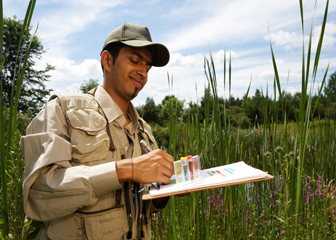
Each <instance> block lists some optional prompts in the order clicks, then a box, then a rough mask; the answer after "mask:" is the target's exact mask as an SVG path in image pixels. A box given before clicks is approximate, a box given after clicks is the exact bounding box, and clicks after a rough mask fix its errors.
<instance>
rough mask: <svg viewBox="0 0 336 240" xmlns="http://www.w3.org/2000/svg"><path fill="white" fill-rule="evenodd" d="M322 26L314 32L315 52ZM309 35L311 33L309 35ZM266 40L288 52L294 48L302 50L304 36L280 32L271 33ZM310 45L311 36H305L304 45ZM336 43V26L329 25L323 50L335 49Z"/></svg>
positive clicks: (313, 46) (327, 25)
mask: <svg viewBox="0 0 336 240" xmlns="http://www.w3.org/2000/svg"><path fill="white" fill-rule="evenodd" d="M321 27H322V26H321V25H320V26H318V27H315V28H314V29H313V32H312V51H313V52H315V51H316V48H317V44H318V40H319V37H320V33H321ZM307 34H309V33H307ZM264 39H265V40H268V39H270V40H271V42H272V43H274V44H275V45H278V46H283V48H284V49H286V50H291V49H293V48H302V44H303V42H302V34H298V33H296V32H286V31H283V30H280V31H278V32H275V33H271V34H270V35H269V36H265V37H264ZM308 43H309V36H307V35H306V36H304V44H305V46H306V47H307V46H308ZM335 43H336V24H334V23H327V24H326V30H325V34H324V37H323V48H324V49H328V48H332V47H334V45H335Z"/></svg>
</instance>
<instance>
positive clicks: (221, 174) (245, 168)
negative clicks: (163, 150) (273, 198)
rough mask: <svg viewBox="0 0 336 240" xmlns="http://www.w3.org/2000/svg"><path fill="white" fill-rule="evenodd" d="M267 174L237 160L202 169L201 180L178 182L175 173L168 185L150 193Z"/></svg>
mask: <svg viewBox="0 0 336 240" xmlns="http://www.w3.org/2000/svg"><path fill="white" fill-rule="evenodd" d="M266 175H267V172H263V171H261V170H259V169H256V168H253V167H250V166H249V165H247V164H245V163H244V162H237V163H233V164H229V165H224V166H219V167H215V168H209V169H204V170H202V171H201V179H200V180H197V181H191V182H187V183H184V184H176V183H175V176H174V175H173V176H172V177H171V179H170V183H169V184H168V185H161V187H160V189H153V190H151V191H150V195H152V196H159V195H163V194H169V193H174V192H181V191H185V190H190V189H198V188H204V187H209V186H213V187H216V185H221V184H225V183H230V182H240V181H247V180H252V179H258V178H264V177H265V176H266Z"/></svg>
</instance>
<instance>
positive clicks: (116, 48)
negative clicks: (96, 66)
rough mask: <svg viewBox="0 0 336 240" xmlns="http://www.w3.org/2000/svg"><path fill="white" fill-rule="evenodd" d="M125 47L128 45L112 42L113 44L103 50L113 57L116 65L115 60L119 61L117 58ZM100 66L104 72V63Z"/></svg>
mask: <svg viewBox="0 0 336 240" xmlns="http://www.w3.org/2000/svg"><path fill="white" fill-rule="evenodd" d="M125 46H126V45H125V44H123V43H121V42H112V43H109V44H107V45H106V47H105V48H104V49H103V51H105V50H106V51H108V52H109V53H110V54H111V55H112V58H113V64H114V63H115V60H116V59H117V57H118V55H119V52H120V49H122V48H123V47H125ZM103 51H102V52H103ZM100 64H101V67H102V70H103V72H104V66H103V64H102V63H100Z"/></svg>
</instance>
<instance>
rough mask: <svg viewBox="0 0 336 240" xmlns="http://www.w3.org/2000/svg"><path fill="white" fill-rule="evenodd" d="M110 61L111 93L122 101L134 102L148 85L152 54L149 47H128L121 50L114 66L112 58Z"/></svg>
mask: <svg viewBox="0 0 336 240" xmlns="http://www.w3.org/2000/svg"><path fill="white" fill-rule="evenodd" d="M110 59H111V61H110V64H111V65H110V66H111V72H110V74H109V76H110V77H109V79H107V80H108V81H109V82H110V83H111V84H109V88H110V89H109V92H111V93H112V94H113V95H114V96H115V97H117V98H119V99H120V100H124V101H130V100H132V99H133V98H135V97H136V96H137V95H138V93H139V92H140V90H141V89H142V88H143V87H144V86H145V84H146V83H147V74H148V71H149V69H150V68H151V61H152V53H151V52H150V51H149V49H148V48H147V47H141V48H133V47H128V46H126V47H123V48H121V49H120V52H119V55H118V57H117V59H115V63H114V64H113V59H112V56H111V58H110Z"/></svg>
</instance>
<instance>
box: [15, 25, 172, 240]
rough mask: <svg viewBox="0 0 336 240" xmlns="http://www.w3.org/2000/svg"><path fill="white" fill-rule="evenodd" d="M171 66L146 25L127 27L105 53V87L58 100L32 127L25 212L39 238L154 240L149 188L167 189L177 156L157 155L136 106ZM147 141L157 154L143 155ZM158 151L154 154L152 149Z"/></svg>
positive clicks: (160, 204) (26, 145) (154, 204)
mask: <svg viewBox="0 0 336 240" xmlns="http://www.w3.org/2000/svg"><path fill="white" fill-rule="evenodd" d="M168 61H169V51H168V49H167V48H166V47H165V46H164V45H162V44H158V43H153V42H152V40H151V36H150V33H149V31H148V29H147V28H146V27H145V26H139V25H134V24H129V23H124V24H123V25H122V26H120V27H118V28H116V29H115V30H114V31H112V33H111V34H110V35H109V36H108V37H107V39H106V40H105V43H104V46H103V50H102V52H101V64H102V68H103V75H104V83H103V85H102V86H99V87H98V88H96V89H95V90H93V91H92V92H91V95H90V94H63V95H58V96H53V97H51V98H50V100H49V102H48V103H47V104H46V105H45V107H44V109H43V110H42V111H41V112H40V113H39V114H38V115H37V116H36V118H34V119H33V121H32V122H31V123H30V125H29V126H28V127H27V132H26V133H27V135H26V136H24V137H22V140H21V147H22V150H23V152H24V154H25V160H26V168H25V181H24V208H25V212H26V214H27V216H28V217H29V218H31V219H33V220H36V221H40V222H42V227H41V229H40V230H39V232H38V235H37V236H36V238H37V239H150V238H151V231H150V218H151V215H152V213H153V211H157V210H161V209H163V208H164V207H165V206H166V204H167V203H168V198H162V199H157V200H153V201H142V199H141V198H142V195H141V194H139V193H138V192H139V190H140V189H141V188H142V187H143V184H145V183H153V182H163V183H168V182H169V179H170V177H171V175H172V174H173V167H172V163H173V161H174V159H173V157H172V156H171V155H169V154H167V153H165V152H164V151H162V150H160V149H157V148H158V147H157V144H156V142H155V139H154V137H153V135H152V132H151V129H150V127H149V126H148V125H147V124H146V123H145V122H144V120H142V119H141V118H140V117H139V116H138V114H137V112H136V110H135V108H134V107H133V105H132V103H131V100H132V99H133V98H135V97H136V96H137V94H138V93H139V91H141V89H142V88H143V87H144V86H145V84H146V83H147V75H148V71H149V70H150V68H151V67H152V66H164V65H166V64H167V63H168ZM142 139H144V140H145V141H146V142H147V143H148V144H149V145H150V146H151V147H152V148H153V149H154V151H152V152H150V153H148V154H143V153H144V152H143V149H142V148H141V146H140V144H139V142H140V140H142ZM155 149H156V150H155Z"/></svg>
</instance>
